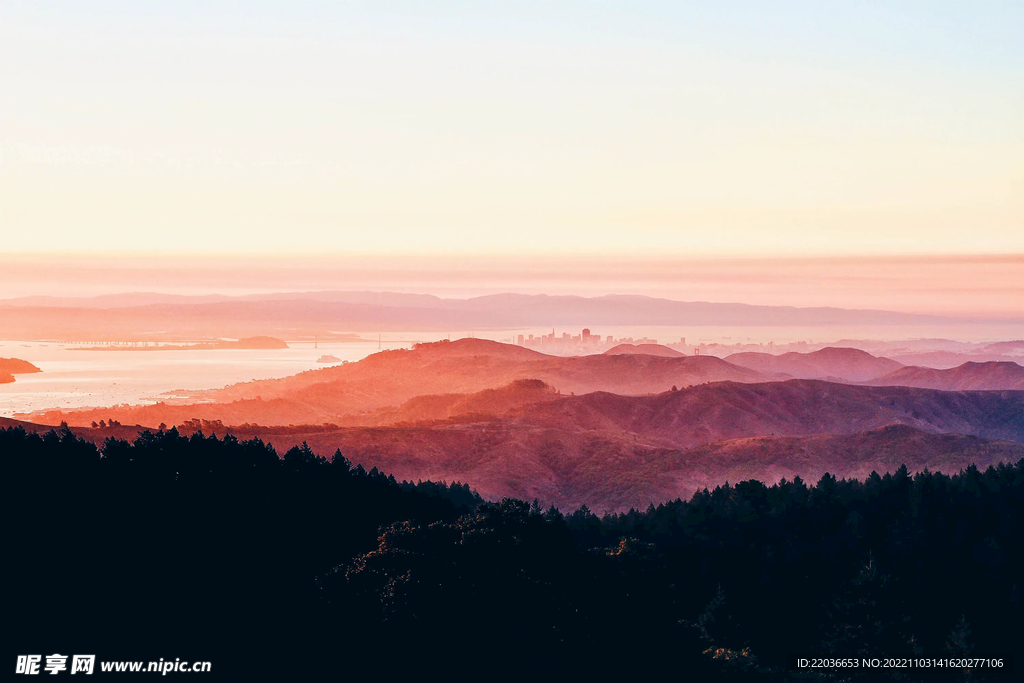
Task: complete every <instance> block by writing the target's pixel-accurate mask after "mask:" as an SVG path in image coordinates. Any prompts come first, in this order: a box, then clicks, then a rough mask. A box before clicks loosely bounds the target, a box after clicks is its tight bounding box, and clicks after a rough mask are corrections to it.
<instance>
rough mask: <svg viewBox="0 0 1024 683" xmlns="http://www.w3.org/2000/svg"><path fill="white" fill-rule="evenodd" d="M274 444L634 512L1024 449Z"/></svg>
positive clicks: (398, 438) (616, 440)
mask: <svg viewBox="0 0 1024 683" xmlns="http://www.w3.org/2000/svg"><path fill="white" fill-rule="evenodd" d="M254 433H255V434H258V435H259V436H260V437H261V438H262V439H264V440H265V441H270V442H272V443H274V444H275V446H277V447H278V448H285V447H290V446H292V445H297V444H300V443H302V442H303V441H306V442H308V443H309V444H310V446H311V447H313V449H314V450H315V451H317V452H321V453H326V452H333V450H334V449H336V448H340V449H341V451H342V453H344V454H345V455H346V457H348V458H350V459H351V460H353V461H354V462H358V463H362V464H363V466H364V467H365V468H367V469H369V468H371V467H377V468H378V469H380V470H381V471H384V472H390V473H393V474H394V475H395V477H397V478H398V479H409V480H412V481H416V480H419V479H424V480H425V479H432V480H434V481H462V482H467V483H469V484H470V485H471V486H472V487H473V488H474V489H476V490H477V491H479V492H480V494H481V495H483V496H484V497H485V498H490V499H492V500H499V499H501V498H503V497H506V496H518V497H520V498H528V499H533V498H539V499H540V500H541V501H543V502H544V503H545V504H551V503H553V504H555V505H557V506H559V507H561V508H562V509H566V508H570V509H571V508H575V507H578V506H579V505H582V504H586V505H588V506H589V507H591V509H594V510H597V511H603V510H609V511H617V510H625V509H628V508H630V507H636V508H640V509H642V508H644V507H646V506H647V505H648V504H649V503H652V502H653V503H655V504H658V503H661V502H665V501H668V500H672V499H675V498H677V497H682V498H683V499H687V498H688V497H689V496H691V495H692V494H693V492H694V491H696V490H698V489H702V488H704V487H708V488H713V487H715V486H717V485H720V484H724V483H725V482H727V481H729V482H737V481H741V480H745V479H749V478H757V479H758V480H760V481H765V482H774V481H778V480H779V479H781V478H783V477H785V478H788V479H793V477H795V476H800V477H802V478H804V479H805V480H808V481H814V480H816V479H817V478H818V477H820V476H821V475H822V474H824V473H825V472H829V473H832V474H834V475H836V476H839V477H852V476H858V477H865V476H867V475H868V474H870V472H871V471H873V470H876V471H879V472H886V471H895V469H896V468H898V467H899V466H900V465H901V464H904V463H905V464H906V465H907V466H908V468H910V470H911V471H912V472H914V471H919V470H921V469H924V468H928V469H930V470H932V471H935V470H941V471H944V472H956V471H958V470H960V469H961V468H963V467H966V466H968V465H970V464H972V463H974V464H977V465H978V466H979V467H982V468H984V467H985V466H987V465H989V464H992V463H997V462H1014V461H1016V460H1019V459H1020V458H1022V457H1024V445H1022V444H1020V443H1012V442H1006V441H988V440H985V439H979V438H977V437H973V436H963V435H958V434H932V433H928V432H924V431H921V430H917V429H914V428H912V427H906V426H887V427H881V428H877V429H873V430H867V431H864V432H856V433H852V434H844V435H829V434H825V435H815V436H800V437H779V436H762V437H751V438H742V439H733V440H727V441H720V442H716V443H712V444H704V445H701V446H696V447H691V448H664V447H658V446H652V445H650V444H648V443H644V440H643V439H642V438H641V439H640V440H639V441H638V440H637V438H636V435H634V434H632V433H609V432H578V431H573V430H565V429H558V428H554V427H551V428H544V427H536V426H534V427H529V426H526V425H523V424H518V425H517V424H512V423H509V422H507V421H494V422H488V423H469V424H463V425H448V426H437V427H433V428H408V427H407V428H396V427H391V428H356V429H342V430H334V431H318V432H303V431H302V430H301V429H300V430H294V431H278V432H275V431H274V430H262V431H259V432H247V431H242V432H239V435H240V436H248V435H252V434H254Z"/></svg>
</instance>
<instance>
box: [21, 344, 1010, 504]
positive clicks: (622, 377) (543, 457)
mask: <svg viewBox="0 0 1024 683" xmlns="http://www.w3.org/2000/svg"><path fill="white" fill-rule="evenodd" d="M640 350H643V349H640ZM625 351H626V353H617V354H602V355H591V356H578V357H556V356H549V355H546V354H542V353H539V352H537V351H533V350H530V349H527V348H523V347H519V346H515V345H510V344H499V343H497V342H492V341H487V340H480V339H462V340H458V341H454V342H435V343H429V344H419V345H416V346H415V347H414V348H412V349H407V350H392V351H383V352H380V353H377V354H374V355H372V356H369V357H367V358H365V359H363V360H362V361H359V362H356V363H347V364H343V365H337V366H332V367H327V368H322V369H318V370H311V371H308V372H304V373H300V374H298V375H295V376H292V377H287V378H283V379H275V380H264V381H258V382H248V383H243V384H236V385H232V386H229V387H226V388H224V389H220V390H214V391H206V392H194V393H193V394H192V395H191V397H190V398H189V399H187V401H186V402H180V403H172V402H165V403H160V404H157V405H150V406H114V407H112V408H102V409H95V410H82V411H72V412H68V413H62V412H59V411H51V412H46V413H42V414H39V415H33V416H30V417H31V419H33V420H34V421H36V422H45V423H49V424H58V423H59V422H61V421H67V422H68V423H69V424H71V425H72V426H74V427H76V428H77V429H81V428H83V427H86V429H84V430H82V431H83V432H84V433H87V434H89V435H90V436H89V438H95V439H102V438H105V436H108V435H112V434H117V435H121V434H122V432H124V430H125V429H128V430H129V431H130V430H132V429H134V430H135V431H136V432H137V431H138V430H139V429H141V428H143V427H150V428H154V427H157V426H159V424H160V423H165V424H167V425H182V426H183V427H182V428H183V429H187V430H192V429H196V428H200V427H201V428H203V429H204V430H206V431H214V432H217V433H222V434H223V433H226V432H230V433H233V434H235V435H237V436H239V437H253V436H258V437H260V438H262V439H264V440H266V441H270V442H272V443H274V445H275V446H276V447H277V448H278V449H279V450H284V449H287V448H289V447H291V446H293V445H297V444H300V443H302V442H304V441H305V442H308V443H309V444H310V445H311V446H312V447H313V448H314V449H315V450H316V451H317V452H319V453H321V454H324V455H328V454H330V453H333V452H335V450H337V449H340V450H341V451H342V453H344V454H345V455H346V456H347V457H349V458H350V459H352V460H353V461H355V462H357V463H360V464H362V465H363V466H364V467H366V468H367V469H369V468H370V467H378V468H379V469H380V470H382V471H385V472H389V473H393V474H394V475H395V476H396V477H398V478H405V479H410V480H415V479H434V480H446V481H463V482H468V483H470V484H471V485H472V486H473V487H474V488H476V489H477V490H479V491H480V493H481V494H482V495H484V496H486V497H492V498H500V497H503V496H515V497H519V498H528V499H532V498H538V499H540V500H542V501H544V502H545V503H555V504H556V505H559V506H560V507H568V508H572V507H574V506H577V505H580V504H583V503H586V504H587V505H590V506H591V507H597V508H598V509H608V510H620V509H625V508H628V507H630V506H646V505H647V504H648V503H650V502H660V501H664V500H667V499H669V498H674V497H677V496H683V497H687V496H689V495H690V494H692V493H693V490H694V489H695V488H701V487H704V486H714V485H715V484H717V483H723V482H724V481H726V480H730V481H735V480H736V478H740V477H742V478H751V477H753V478H758V479H761V480H764V481H774V480H775V479H777V478H779V477H783V476H785V477H792V476H796V475H799V476H802V477H805V478H808V477H817V476H820V474H822V473H824V472H826V471H828V472H831V473H832V474H835V475H838V476H857V477H862V476H865V475H866V474H868V473H870V471H871V470H875V469H877V470H880V468H882V469H884V468H889V469H891V468H893V467H896V466H898V465H899V464H904V463H905V464H907V465H908V467H910V468H911V469H915V468H917V469H920V468H924V467H928V468H931V469H936V468H941V469H944V470H946V471H949V470H950V469H951V468H952V469H959V468H961V467H965V466H967V465H969V464H971V463H974V464H978V465H982V466H983V465H986V464H992V463H996V462H1000V461H1006V460H1008V459H1015V458H1019V457H1021V455H1024V453H1022V449H1024V391H1019V390H1015V389H1019V388H1020V384H1019V382H1020V376H1021V374H1022V373H1024V368H1021V367H1020V366H1018V365H1016V364H1012V363H1011V364H1001V363H986V364H967V365H966V366H964V367H962V368H957V369H956V371H934V370H928V369H924V368H910V367H901V366H899V364H898V363H894V362H893V361H891V360H889V359H886V358H878V357H875V356H872V355H870V354H867V353H865V352H862V351H858V350H856V349H842V348H840V349H825V350H822V351H817V352H813V353H808V354H796V353H793V354H785V355H783V356H778V357H768V358H764V357H762V354H738V355H739V356H740V357H739V358H733V357H730V358H729V359H727V360H726V359H720V358H716V357H713V356H682V355H679V356H671V355H650V354H647V353H639V352H637V351H638V349H637V347H633V348H632V349H625ZM654 351H656V352H658V351H659V349H658V348H655V349H654ZM733 361H739V362H745V363H747V365H750V366H753V367H743V366H741V365H739V364H737V363H736V362H733ZM893 367H895V368H896V369H895V370H891V368H893ZM755 368H759V369H755ZM873 372H881V373H883V374H882V375H881V376H880V377H879V376H875V377H874V378H873V379H871V380H869V381H867V382H862V381H859V378H860V377H863V376H865V375H870V374H871V373H873ZM794 374H810V375H820V376H824V377H827V378H830V380H829V381H825V380H821V379H787V378H789V377H792V375H794ZM843 375H845V377H841V376H843ZM914 381H917V382H921V383H925V384H928V386H925V387H914V386H907V384H908V383H910V382H914ZM876 385H877V386H876ZM968 389H970V390H968ZM973 389H985V390H983V391H979V390H973ZM176 393H177V392H176ZM101 420H105V421H110V420H114V423H113V424H115V425H116V426H114V427H110V426H107V427H106V428H100V429H91V428H88V426H89V425H91V424H92V423H93V422H97V423H99V422H100V421H101ZM121 425H141V426H143V427H138V426H137V427H124V426H121ZM880 471H881V470H880Z"/></svg>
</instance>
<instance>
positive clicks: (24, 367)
mask: <svg viewBox="0 0 1024 683" xmlns="http://www.w3.org/2000/svg"><path fill="white" fill-rule="evenodd" d="M33 372H42V370H40V369H39V368H37V367H36V366H35V365H32V363H29V362H28V361H27V360H21V359H20V358H0V384H10V383H11V382H13V381H14V376H15V375H27V374H30V373H33Z"/></svg>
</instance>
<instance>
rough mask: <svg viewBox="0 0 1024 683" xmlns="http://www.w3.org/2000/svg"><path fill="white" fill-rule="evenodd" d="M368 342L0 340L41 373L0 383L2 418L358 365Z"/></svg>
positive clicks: (397, 342) (7, 352) (370, 348)
mask: <svg viewBox="0 0 1024 683" xmlns="http://www.w3.org/2000/svg"><path fill="white" fill-rule="evenodd" d="M414 341H416V338H415V337H409V338H402V337H396V336H394V335H392V336H391V338H390V340H383V341H382V342H381V344H380V348H381V349H397V348H408V347H410V346H411V345H412V344H413V343H414ZM378 350H379V349H378V343H377V341H376V340H374V341H372V342H369V341H366V342H346V343H323V342H321V343H319V344H318V345H317V348H314V347H313V344H312V343H292V344H290V348H287V349H271V350H262V349H261V350H240V349H237V350H236V349H222V350H196V351H128V350H122V351H117V350H113V351H106V350H104V351H83V350H72V349H70V348H65V347H64V346H60V345H57V344H45V343H40V342H15V341H0V357H3V358H21V359H23V360H27V361H29V362H31V363H34V364H35V365H36V366H37V367H38V368H39V369H40V370H42V372H41V373H35V374H30V375H17V377H16V381H15V382H14V383H13V384H0V416H4V417H11V416H13V415H14V414H15V413H27V412H33V411H37V410H49V409H53V408H60V409H62V410H68V409H74V408H84V407H91V406H111V405H114V404H118V403H136V404H145V403H155V402H157V401H161V400H165V399H167V398H168V397H173V396H174V392H175V390H179V389H180V390H198V389H218V388H220V387H225V386H227V385H229V384H234V383H236V382H249V381H252V380H257V379H272V378H276V377H287V376H289V375H294V374H296V373H299V372H303V371H304V370H312V369H316V368H323V367H326V366H328V365H331V364H325V363H318V362H317V359H318V358H320V357H321V356H322V355H327V354H330V355H332V356H334V357H336V358H338V359H339V360H346V361H357V360H360V359H361V358H365V357H366V356H368V355H369V354H371V353H376V352H377V351H378Z"/></svg>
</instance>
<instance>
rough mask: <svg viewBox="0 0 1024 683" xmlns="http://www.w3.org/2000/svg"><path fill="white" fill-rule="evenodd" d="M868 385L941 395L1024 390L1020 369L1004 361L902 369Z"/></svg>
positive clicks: (1016, 365) (1023, 368)
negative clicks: (954, 392)
mask: <svg viewBox="0 0 1024 683" xmlns="http://www.w3.org/2000/svg"><path fill="white" fill-rule="evenodd" d="M868 384H871V385H873V386H894V385H899V386H904V387H921V388H923V389H941V390H944V391H965V390H1004V389H1016V390H1024V367H1021V366H1020V365H1018V364H1017V363H1012V362H1008V361H988V362H984V363H977V362H968V363H964V364H963V365H958V366H957V367H955V368H950V369H947V370H936V369H934V368H922V367H906V368H900V369H899V370H896V371H894V372H890V373H888V374H886V375H883V376H881V377H878V378H876V379H874V380H872V381H870V382H868Z"/></svg>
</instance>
